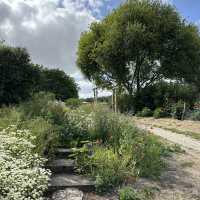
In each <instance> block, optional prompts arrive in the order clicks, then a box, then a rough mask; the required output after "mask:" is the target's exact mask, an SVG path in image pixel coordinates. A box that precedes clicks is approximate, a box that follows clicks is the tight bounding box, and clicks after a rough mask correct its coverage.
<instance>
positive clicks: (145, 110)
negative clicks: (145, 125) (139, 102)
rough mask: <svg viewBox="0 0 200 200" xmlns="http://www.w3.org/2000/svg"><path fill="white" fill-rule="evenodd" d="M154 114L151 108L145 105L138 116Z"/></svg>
mask: <svg viewBox="0 0 200 200" xmlns="http://www.w3.org/2000/svg"><path fill="white" fill-rule="evenodd" d="M152 115H153V112H152V111H151V109H149V108H147V107H145V108H143V110H142V111H140V112H138V113H137V116H138V117H151V116H152Z"/></svg>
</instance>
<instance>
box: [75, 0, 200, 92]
mask: <svg viewBox="0 0 200 200" xmlns="http://www.w3.org/2000/svg"><path fill="white" fill-rule="evenodd" d="M161 27H164V28H161ZM169 33H170V34H169ZM199 50H200V37H199V33H198V28H197V27H196V26H195V25H193V24H191V23H187V21H186V20H184V19H183V18H182V17H181V16H180V15H179V13H178V12H177V11H176V9H175V8H174V7H173V6H171V5H169V4H163V3H162V2H161V1H140V0H134V1H126V2H125V3H124V4H122V5H120V6H119V8H117V9H115V10H114V11H113V12H111V13H110V14H109V15H108V16H106V17H105V18H104V19H103V20H102V21H100V22H95V23H93V24H92V25H91V26H90V29H89V31H86V32H84V33H83V34H82V35H81V38H80V42H79V48H78V59H77V65H78V67H79V68H80V69H81V71H82V72H83V73H84V75H85V76H86V77H87V78H88V79H89V80H94V81H95V82H96V84H97V85H100V86H101V87H107V88H110V87H112V86H114V85H116V84H117V85H118V86H119V87H121V88H122V89H123V90H124V91H125V92H126V93H128V94H129V95H133V93H134V91H135V90H134V89H135V88H136V90H137V93H139V92H140V90H141V89H142V88H144V87H147V86H149V85H151V84H153V83H155V82H156V81H158V80H160V79H162V78H164V79H172V80H174V79H178V80H184V81H187V82H193V83H195V84H197V85H199V77H200V76H199V74H200V70H199V64H200V58H199V53H198V52H199ZM158 61H159V62H158ZM116 66H117V67H116ZM191 66H192V67H191Z"/></svg>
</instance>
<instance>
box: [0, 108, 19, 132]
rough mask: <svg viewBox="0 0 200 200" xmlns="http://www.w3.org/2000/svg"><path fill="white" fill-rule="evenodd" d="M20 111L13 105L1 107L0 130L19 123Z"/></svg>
mask: <svg viewBox="0 0 200 200" xmlns="http://www.w3.org/2000/svg"><path fill="white" fill-rule="evenodd" d="M21 115H22V114H21V113H20V112H19V111H18V110H17V109H16V108H15V107H3V108H1V109H0V130H2V129H4V128H7V127H8V126H10V125H13V124H19V123H20V121H21Z"/></svg>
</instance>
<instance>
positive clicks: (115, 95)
mask: <svg viewBox="0 0 200 200" xmlns="http://www.w3.org/2000/svg"><path fill="white" fill-rule="evenodd" d="M116 112H117V89H116V88H115V113H116Z"/></svg>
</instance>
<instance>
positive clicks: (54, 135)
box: [20, 117, 59, 157]
mask: <svg viewBox="0 0 200 200" xmlns="http://www.w3.org/2000/svg"><path fill="white" fill-rule="evenodd" d="M20 128H22V129H28V130H30V131H31V133H32V135H33V136H34V137H35V140H34V141H33V142H34V145H35V148H34V152H36V153H38V154H40V155H43V156H44V155H45V156H47V157H51V156H53V153H54V150H55V148H56V147H57V146H58V139H59V138H58V136H59V133H58V131H57V130H56V128H55V126H54V125H53V124H51V123H50V122H49V121H47V120H45V119H43V118H42V117H37V118H34V119H29V120H26V121H23V122H22V123H21V125H20Z"/></svg>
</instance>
